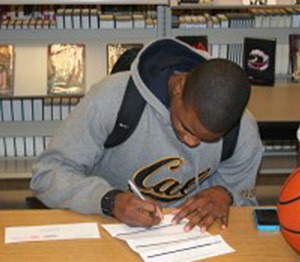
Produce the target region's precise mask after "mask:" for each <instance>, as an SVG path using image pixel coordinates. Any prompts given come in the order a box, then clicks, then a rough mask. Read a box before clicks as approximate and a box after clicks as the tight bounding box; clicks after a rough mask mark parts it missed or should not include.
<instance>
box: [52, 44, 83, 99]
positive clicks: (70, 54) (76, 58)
mask: <svg viewBox="0 0 300 262" xmlns="http://www.w3.org/2000/svg"><path fill="white" fill-rule="evenodd" d="M47 86H48V94H53V95H57V94H67V95H83V94H84V92H85V45H84V44H66V43H64V44H50V45H49V46H48V66H47Z"/></svg>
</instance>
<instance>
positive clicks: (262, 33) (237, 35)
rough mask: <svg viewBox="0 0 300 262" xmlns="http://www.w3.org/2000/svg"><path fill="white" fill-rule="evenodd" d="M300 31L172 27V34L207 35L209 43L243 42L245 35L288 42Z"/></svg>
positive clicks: (296, 29) (292, 29) (295, 29)
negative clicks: (290, 36) (291, 36)
mask: <svg viewBox="0 0 300 262" xmlns="http://www.w3.org/2000/svg"><path fill="white" fill-rule="evenodd" d="M296 33H299V28H255V27H253V28H203V29H202V28H195V29H177V28H176V29H175V28H174V29H171V30H170V36H171V37H175V36H178V35H182V36H184V35H207V37H208V41H209V43H214V44H242V43H243V42H244V38H245V37H254V38H276V39H277V44H286V43H287V41H288V37H289V35H290V34H296Z"/></svg>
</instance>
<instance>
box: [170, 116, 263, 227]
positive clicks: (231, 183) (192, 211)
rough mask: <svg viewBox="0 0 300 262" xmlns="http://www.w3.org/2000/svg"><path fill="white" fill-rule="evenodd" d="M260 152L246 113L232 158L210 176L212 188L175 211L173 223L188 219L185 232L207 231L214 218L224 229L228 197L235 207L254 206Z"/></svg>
mask: <svg viewBox="0 0 300 262" xmlns="http://www.w3.org/2000/svg"><path fill="white" fill-rule="evenodd" d="M262 152H263V147H262V143H261V140H260V138H259V134H258V129H257V125H256V123H255V120H254V119H253V118H252V116H250V115H249V114H248V113H246V115H245V116H244V119H243V122H242V123H241V130H240V134H239V138H238V143H237V146H236V149H235V151H234V154H233V156H232V157H231V158H229V159H228V160H226V161H223V162H221V163H220V165H219V168H218V170H217V172H216V173H215V174H214V175H213V179H212V187H210V188H208V189H206V190H203V191H201V192H199V193H198V194H196V195H194V196H192V197H191V198H189V199H188V200H187V201H186V202H185V203H183V205H181V206H180V207H179V208H178V209H177V210H175V211H174V214H175V217H174V223H178V222H179V221H180V220H181V219H183V218H184V217H187V216H190V222H189V223H188V224H187V226H186V228H185V229H186V230H187V231H188V230H190V229H191V228H193V227H194V226H195V225H199V226H200V227H203V228H204V229H206V228H208V227H209V226H211V225H212V223H213V222H214V221H215V220H216V219H220V220H221V224H222V226H223V227H226V226H227V222H228V213H229V206H230V202H231V196H232V200H233V204H234V205H239V206H243V205H255V204H257V202H256V198H255V195H254V188H255V182H256V176H257V171H258V167H259V165H260V162H261V157H262Z"/></svg>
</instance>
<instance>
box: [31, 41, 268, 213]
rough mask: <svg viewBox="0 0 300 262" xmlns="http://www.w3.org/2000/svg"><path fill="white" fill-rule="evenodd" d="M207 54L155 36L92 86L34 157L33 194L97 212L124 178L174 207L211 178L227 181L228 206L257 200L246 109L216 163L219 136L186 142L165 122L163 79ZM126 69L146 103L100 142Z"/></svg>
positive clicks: (257, 153) (256, 145)
mask: <svg viewBox="0 0 300 262" xmlns="http://www.w3.org/2000/svg"><path fill="white" fill-rule="evenodd" d="M206 59H209V57H208V55H207V54H206V53H205V52H202V51H197V50H195V49H193V48H191V47H189V46H188V45H185V44H183V43H182V42H179V41H177V40H174V39H161V40H157V41H155V42H153V43H150V44H149V45H148V46H146V47H145V48H144V49H143V50H142V51H141V52H140V54H139V55H138V57H137V58H136V60H135V61H134V63H133V64H132V67H131V71H130V72H129V71H128V72H122V73H117V74H115V75H112V76H108V77H106V78H105V79H104V80H102V81H101V82H100V83H98V84H96V85H95V86H93V87H92V88H91V89H90V91H89V92H88V93H87V94H86V96H85V97H84V98H83V99H82V101H81V102H80V103H79V104H78V106H77V107H76V108H75V109H74V111H73V112H72V114H71V115H70V116H69V117H68V118H67V119H66V120H65V121H64V122H63V124H62V125H61V126H60V128H59V130H58V133H57V135H56V136H54V137H53V139H52V141H51V142H50V144H49V147H48V149H47V150H45V151H44V152H43V153H42V154H41V155H40V156H39V157H38V159H37V162H36V163H35V165H34V167H33V175H32V180H31V189H32V190H33V191H34V193H35V194H36V195H37V197H38V198H39V199H40V200H41V201H43V202H44V203H45V204H46V205H47V206H49V207H52V208H67V209H71V210H75V211H78V212H81V213H87V214H97V213H101V208H100V202H101V199H102V197H103V196H104V195H105V194H106V193H107V192H108V191H110V190H112V189H120V190H124V191H126V190H127V180H128V179H130V180H132V181H133V182H134V183H135V184H136V185H137V187H138V188H139V189H140V191H141V192H142V193H143V194H145V195H148V196H150V197H153V198H154V199H156V200H157V201H159V202H160V204H161V205H162V206H165V207H175V206H178V205H179V204H180V203H182V202H183V201H185V200H186V199H187V198H188V197H189V196H191V195H193V194H195V193H197V192H199V191H201V190H203V189H206V188H209V187H211V186H214V185H221V186H224V187H226V188H227V189H228V190H229V191H230V192H231V193H232V195H233V198H234V204H235V205H239V206H242V205H253V204H256V199H255V196H254V187H255V182H256V175H257V170H258V167H259V164H260V161H261V156H262V151H263V148H262V144H261V140H260V138H259V134H258V130H257V125H256V122H255V120H254V119H253V117H252V116H251V114H250V113H249V112H247V111H246V112H245V113H244V115H243V116H242V119H241V126H240V132H239V137H238V141H237V145H236V148H235V151H234V154H233V156H232V157H230V158H229V159H227V160H225V161H222V162H220V157H221V152H222V140H219V141H216V142H213V143H205V142H201V143H200V145H199V146H197V147H194V148H190V147H188V146H187V145H185V144H183V143H182V142H180V141H179V140H178V138H177V137H176V134H175V133H174V130H173V128H172V125H171V122H170V114H169V110H168V107H169V95H168V90H167V81H168V78H169V76H170V75H171V74H173V73H174V72H176V71H189V70H190V69H191V68H193V66H195V65H196V64H198V63H201V62H202V61H204V60H206ZM130 75H132V77H133V80H134V82H135V84H136V86H137V88H138V90H139V92H140V93H141V95H142V96H143V97H144V99H145V100H146V102H147V103H146V106H145V109H144V112H143V114H142V116H141V119H140V121H139V123H138V126H137V128H136V129H135V131H134V132H133V134H132V135H131V136H130V137H129V138H128V140H126V141H125V142H124V143H122V144H120V145H119V146H116V147H113V148H110V149H106V148H104V142H105V140H106V139H107V136H108V135H109V134H110V132H111V131H112V129H113V127H114V124H115V121H116V118H117V114H118V110H119V108H120V105H121V101H122V98H123V95H124V92H125V89H126V85H127V81H128V78H129V76H130ZM241 88H242V87H241ZM133 106H134V105H133Z"/></svg>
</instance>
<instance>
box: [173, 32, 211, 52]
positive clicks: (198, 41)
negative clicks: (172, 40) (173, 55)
mask: <svg viewBox="0 0 300 262" xmlns="http://www.w3.org/2000/svg"><path fill="white" fill-rule="evenodd" d="M176 38H177V39H178V40H180V41H182V42H185V43H187V44H189V45H190V46H192V47H194V48H196V49H198V50H203V51H207V50H208V41H207V36H206V35H200V36H177V37H176Z"/></svg>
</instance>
